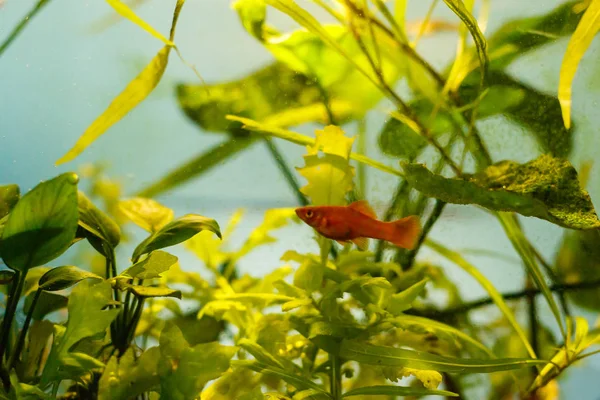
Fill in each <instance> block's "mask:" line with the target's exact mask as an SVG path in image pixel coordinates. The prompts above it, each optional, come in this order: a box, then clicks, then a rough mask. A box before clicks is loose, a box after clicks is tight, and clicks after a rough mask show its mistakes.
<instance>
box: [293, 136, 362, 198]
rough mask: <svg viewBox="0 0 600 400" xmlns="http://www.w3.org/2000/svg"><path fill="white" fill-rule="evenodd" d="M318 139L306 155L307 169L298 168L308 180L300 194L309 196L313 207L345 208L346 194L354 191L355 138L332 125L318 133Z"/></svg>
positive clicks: (305, 167)
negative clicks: (353, 159) (353, 158)
mask: <svg viewBox="0 0 600 400" xmlns="http://www.w3.org/2000/svg"><path fill="white" fill-rule="evenodd" d="M316 136H317V138H316V140H315V144H314V146H309V147H308V154H307V155H305V156H304V162H305V166H304V167H302V168H298V172H299V173H300V175H302V176H303V177H304V178H306V180H307V181H308V184H307V185H306V186H303V187H302V188H300V191H302V193H304V194H305V195H307V196H308V197H310V199H311V202H312V204H313V205H344V204H346V194H347V193H348V192H349V191H350V190H352V178H353V176H354V168H353V167H352V166H350V164H349V162H348V158H349V156H350V150H351V149H352V143H353V142H354V138H348V137H346V136H345V135H344V131H342V130H341V129H340V128H339V127H336V126H332V125H330V126H327V127H325V129H323V130H317V131H316ZM319 151H321V152H322V153H323V155H322V156H319Z"/></svg>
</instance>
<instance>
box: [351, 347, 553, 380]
mask: <svg viewBox="0 0 600 400" xmlns="http://www.w3.org/2000/svg"><path fill="white" fill-rule="evenodd" d="M339 356H340V357H342V358H345V359H348V360H354V361H358V362H359V363H364V364H370V365H378V366H390V367H408V368H414V369H427V370H434V371H439V372H460V373H488V372H496V371H507V370H512V369H519V368H526V367H531V366H534V365H537V364H544V363H545V361H543V360H532V359H525V358H504V359H502V358H498V359H483V360H482V359H476V358H451V357H443V356H437V355H434V354H430V353H424V352H421V351H414V350H407V349H401V348H397V347H388V346H374V345H371V344H367V343H363V342H359V341H356V340H343V341H342V344H341V346H340V353H339Z"/></svg>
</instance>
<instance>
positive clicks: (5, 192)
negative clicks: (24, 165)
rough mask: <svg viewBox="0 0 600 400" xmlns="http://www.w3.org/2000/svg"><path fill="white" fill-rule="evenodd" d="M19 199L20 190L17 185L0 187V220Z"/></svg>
mask: <svg viewBox="0 0 600 400" xmlns="http://www.w3.org/2000/svg"><path fill="white" fill-rule="evenodd" d="M20 197H21V190H20V189H19V186H18V185H3V186H0V218H4V217H5V216H7V215H8V213H9V212H10V210H12V209H13V207H14V206H15V205H16V204H17V202H18V201H19V198H20Z"/></svg>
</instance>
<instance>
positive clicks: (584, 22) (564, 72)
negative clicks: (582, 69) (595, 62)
mask: <svg viewBox="0 0 600 400" xmlns="http://www.w3.org/2000/svg"><path fill="white" fill-rule="evenodd" d="M599 30H600V0H592V1H591V2H590V5H589V7H588V9H587V10H586V11H585V13H584V14H583V17H582V18H581V21H579V24H578V25H577V29H575V32H573V36H571V40H569V44H568V46H567V51H566V52H565V56H564V58H563V62H562V65H561V67H560V79H559V82H558V100H559V101H560V107H561V108H562V113H563V120H564V123H565V127H566V128H567V129H569V127H570V126H571V85H572V82H573V78H574V77H575V73H576V72H577V67H578V66H579V62H580V61H581V59H582V58H583V55H584V54H585V52H586V51H587V49H588V47H589V46H590V44H591V43H592V40H593V39H594V36H596V33H598V31H599Z"/></svg>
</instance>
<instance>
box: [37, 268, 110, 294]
mask: <svg viewBox="0 0 600 400" xmlns="http://www.w3.org/2000/svg"><path fill="white" fill-rule="evenodd" d="M84 279H98V280H103V278H102V277H101V276H98V275H96V274H94V273H92V272H88V271H84V270H82V269H79V268H77V267H74V266H72V265H65V266H62V267H56V268H52V269H51V270H50V271H48V272H46V273H45V274H44V275H43V276H42V277H41V278H40V281H39V283H38V285H39V287H40V289H42V290H46V291H49V292H56V291H59V290H63V289H66V288H69V287H71V286H73V285H75V284H77V283H79V282H80V281H82V280H84Z"/></svg>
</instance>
